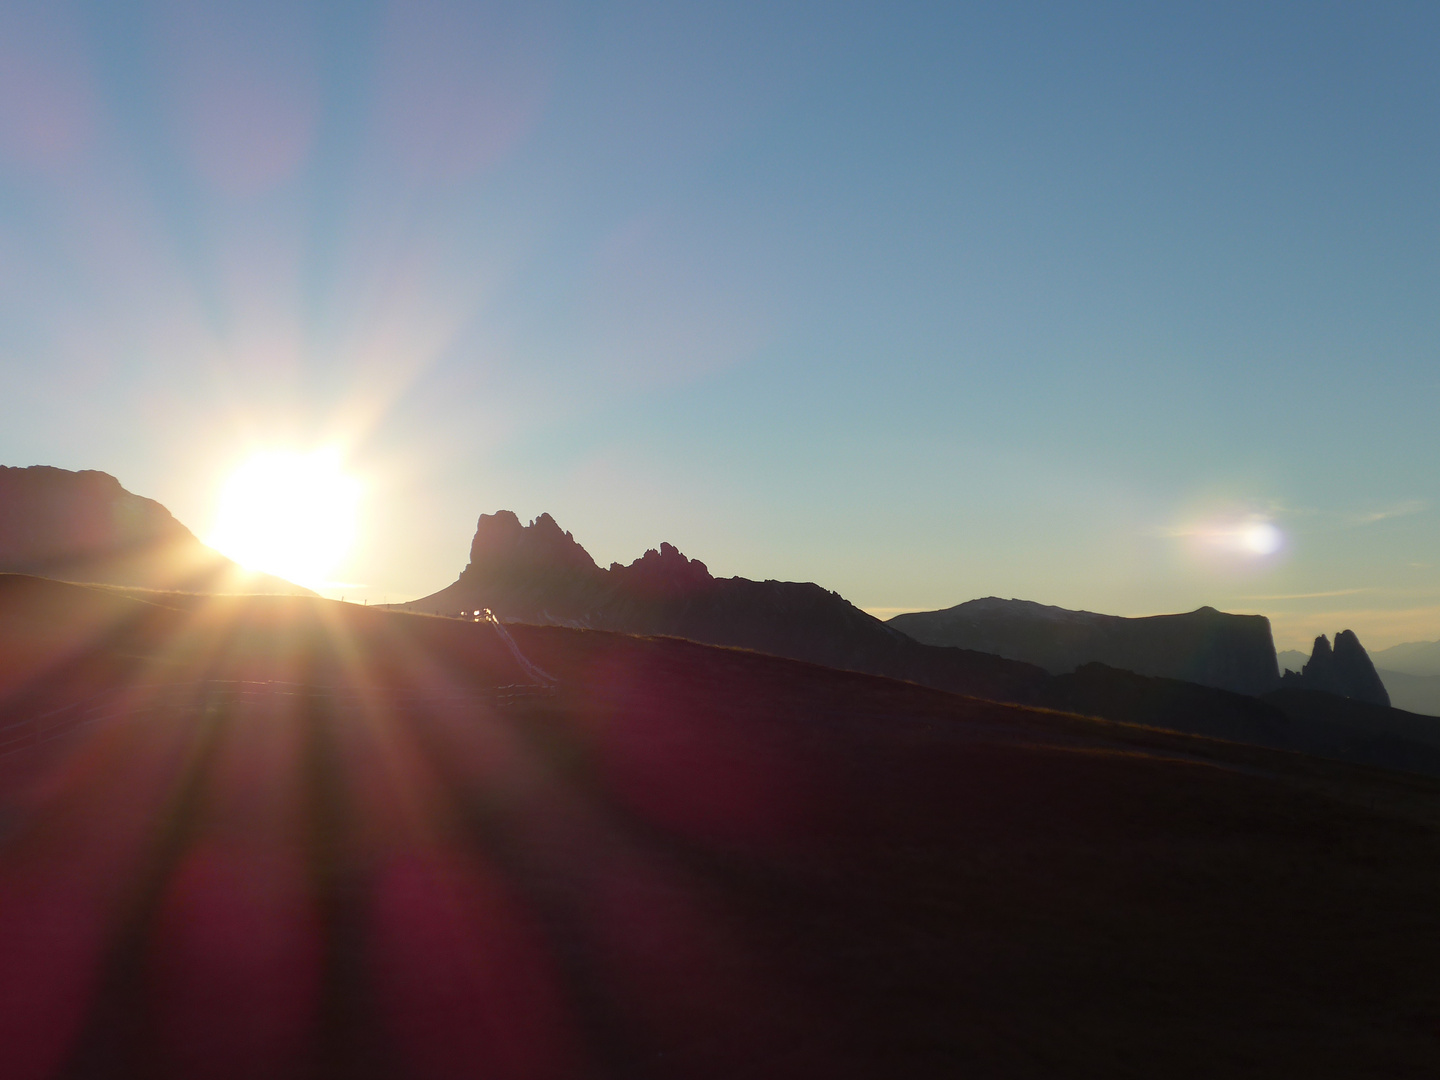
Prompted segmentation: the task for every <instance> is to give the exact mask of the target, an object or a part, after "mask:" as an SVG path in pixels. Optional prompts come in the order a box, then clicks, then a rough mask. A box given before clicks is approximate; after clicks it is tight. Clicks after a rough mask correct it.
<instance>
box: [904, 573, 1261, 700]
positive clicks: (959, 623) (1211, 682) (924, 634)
mask: <svg viewBox="0 0 1440 1080" xmlns="http://www.w3.org/2000/svg"><path fill="white" fill-rule="evenodd" d="M886 625H887V626H892V627H894V628H895V629H897V630H901V631H903V632H905V633H906V634H909V635H910V636H911V637H913V638H915V640H917V641H923V642H925V643H926V644H927V645H948V646H952V647H955V648H961V649H975V650H978V651H980V652H987V653H994V654H996V655H997V656H1004V657H1008V658H1009V659H1011V660H1023V661H1024V662H1026V663H1029V664H1035V665H1037V666H1039V667H1042V668H1044V669H1045V670H1046V671H1048V672H1050V673H1051V674H1052V675H1063V674H1065V673H1067V672H1071V671H1074V670H1075V669H1076V668H1078V667H1080V666H1081V665H1082V664H1091V663H1099V664H1105V665H1107V666H1109V667H1114V668H1122V669H1124V670H1126V671H1133V672H1135V673H1137V674H1139V675H1152V676H1157V677H1160V678H1167V679H1183V680H1185V681H1187V682H1193V683H1199V684H1200V685H1202V686H1213V687H1218V688H1220V689H1223V690H1233V691H1235V692H1236V693H1240V694H1259V693H1263V692H1264V691H1266V690H1271V689H1273V688H1274V687H1275V686H1276V685H1277V683H1278V681H1279V677H1280V673H1279V669H1278V668H1277V667H1276V664H1275V643H1274V640H1273V639H1272V637H1271V635H1270V623H1269V620H1267V619H1266V618H1265V617H1264V616H1262V615H1229V614H1226V613H1224V612H1220V611H1216V610H1215V609H1214V608H1209V607H1203V608H1200V609H1198V610H1197V611H1192V612H1189V613H1187V614H1183V615H1155V616H1151V617H1149V618H1140V619H1129V618H1123V617H1121V616H1119V615H1098V614H1096V613H1095V612H1092V611H1070V610H1068V609H1066V608H1060V607H1052V606H1049V605H1046V604H1036V603H1033V602H1031V601H1028V600H1002V599H1000V598H999V597H995V596H991V597H987V598H985V599H983V600H971V601H968V602H966V603H963V604H957V605H956V606H955V607H951V608H945V609H944V610H942V611H917V612H912V613H909V614H905V615H897V616H895V617H894V618H893V619H891V620H889V622H888V623H887V624H886Z"/></svg>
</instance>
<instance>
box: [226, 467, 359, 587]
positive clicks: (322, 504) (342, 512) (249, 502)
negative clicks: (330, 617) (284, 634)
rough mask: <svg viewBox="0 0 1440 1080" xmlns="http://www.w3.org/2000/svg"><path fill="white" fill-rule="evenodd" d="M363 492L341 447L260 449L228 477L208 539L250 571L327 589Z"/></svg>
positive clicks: (351, 534) (348, 544)
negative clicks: (303, 450) (346, 466)
mask: <svg viewBox="0 0 1440 1080" xmlns="http://www.w3.org/2000/svg"><path fill="white" fill-rule="evenodd" d="M360 496H361V484H360V482H359V481H358V480H357V479H355V478H354V477H353V476H350V475H348V474H347V473H346V472H345V470H344V465H343V460H342V458H341V455H340V453H339V451H338V450H335V449H333V448H325V449H321V450H315V451H312V452H310V453H299V452H296V451H290V450H265V451H258V452H256V453H254V454H252V455H251V456H250V457H249V458H248V459H246V461H245V462H244V463H243V464H241V465H240V467H239V468H237V469H236V470H235V471H234V472H233V473H231V474H230V477H229V479H227V480H226V482H225V485H224V487H223V488H222V489H221V493H220V502H219V508H218V511H217V513H216V518H215V525H214V528H213V529H212V530H211V532H210V535H209V536H208V537H207V538H206V543H208V544H209V545H210V546H211V547H213V548H214V549H215V550H217V551H219V552H220V553H221V554H222V555H225V556H227V557H229V558H231V559H233V560H235V561H236V562H237V563H239V564H240V565H241V566H244V567H245V568H247V569H249V570H255V571H259V572H262V573H266V574H274V575H276V576H277V577H282V578H285V579H286V580H287V581H293V582H294V583H296V584H297V585H304V586H305V587H307V588H312V589H319V588H323V587H325V586H326V585H329V584H331V583H332V582H331V579H332V578H333V576H334V574H335V572H336V570H337V569H338V568H339V566H340V565H341V563H342V562H343V560H344V559H345V556H346V555H347V554H348V553H349V551H350V548H351V547H352V545H353V544H354V542H355V534H356V522H357V518H358V512H359V506H360Z"/></svg>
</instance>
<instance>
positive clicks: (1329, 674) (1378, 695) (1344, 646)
mask: <svg viewBox="0 0 1440 1080" xmlns="http://www.w3.org/2000/svg"><path fill="white" fill-rule="evenodd" d="M1284 684H1285V686H1286V687H1289V688H1294V689H1299V690H1323V691H1325V692H1326V693H1327V694H1336V695H1338V696H1340V697H1346V698H1353V699H1354V700H1356V701H1365V702H1369V703H1370V704H1372V705H1386V706H1388V705H1389V704H1390V695H1389V693H1388V692H1387V691H1386V689H1385V684H1384V683H1383V682H1381V681H1380V676H1379V674H1377V673H1376V671H1375V665H1374V664H1373V663H1371V661H1370V657H1369V655H1368V654H1367V653H1366V652H1365V647H1364V646H1363V645H1361V644H1360V639H1359V638H1358V637H1357V636H1356V635H1355V632H1354V631H1353V630H1341V631H1340V633H1338V634H1336V635H1335V647H1334V648H1333V649H1332V648H1331V647H1330V642H1329V640H1328V639H1327V638H1326V637H1325V635H1324V634H1321V635H1320V636H1319V637H1317V638H1316V639H1315V647H1314V648H1313V649H1312V650H1311V652H1310V660H1309V661H1308V662H1307V663H1306V664H1305V667H1304V668H1303V669H1302V670H1301V671H1300V672H1299V674H1296V673H1295V672H1293V671H1287V672H1285V680H1284Z"/></svg>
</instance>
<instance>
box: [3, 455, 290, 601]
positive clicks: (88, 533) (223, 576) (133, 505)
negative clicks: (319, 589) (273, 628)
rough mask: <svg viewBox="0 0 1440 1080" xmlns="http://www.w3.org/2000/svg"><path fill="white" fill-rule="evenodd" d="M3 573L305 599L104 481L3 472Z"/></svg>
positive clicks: (89, 475) (104, 477) (56, 473)
mask: <svg viewBox="0 0 1440 1080" xmlns="http://www.w3.org/2000/svg"><path fill="white" fill-rule="evenodd" d="M0 572H5V573H21V574H37V575H40V576H42V577H51V578H58V579H61V580H66V581H88V582H98V583H103V584H110V585H132V586H139V587H143V588H152V589H182V590H190V591H197V592H217V591H218V592H251V593H304V594H308V593H309V590H308V589H302V588H301V587H300V586H298V585H294V584H292V583H291V582H288V581H285V580H283V579H281V578H277V577H272V576H270V575H268V574H257V573H254V572H252V571H249V570H246V569H244V568H243V567H240V566H238V565H236V564H235V563H233V562H231V561H230V560H229V559H227V558H225V557H224V556H223V555H221V554H220V553H219V552H217V551H214V550H212V549H211V548H208V547H206V546H205V545H204V544H202V543H200V541H199V540H197V539H196V538H195V536H194V535H193V534H192V533H191V532H190V530H189V529H187V528H186V527H185V526H184V525H182V524H180V522H178V521H176V520H175V518H174V517H172V516H171V514H170V511H168V510H166V509H165V507H163V506H161V505H160V504H159V503H158V502H155V501H154V500H152V499H145V498H141V497H140V496H138V495H134V494H132V493H131V492H129V491H126V490H125V489H124V488H123V487H121V486H120V482H119V481H118V480H116V479H115V478H114V477H113V476H111V475H109V474H108V473H103V472H95V471H93V470H87V471H84V472H70V471H69V470H66V469H56V468H51V467H50V466H46V465H34V466H31V467H29V468H24V469H20V468H10V467H5V466H0Z"/></svg>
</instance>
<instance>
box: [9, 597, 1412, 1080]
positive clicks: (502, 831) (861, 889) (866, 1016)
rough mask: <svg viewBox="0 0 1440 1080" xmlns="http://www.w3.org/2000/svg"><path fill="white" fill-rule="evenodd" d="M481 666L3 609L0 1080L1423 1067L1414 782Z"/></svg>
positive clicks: (994, 708) (191, 611)
mask: <svg viewBox="0 0 1440 1080" xmlns="http://www.w3.org/2000/svg"><path fill="white" fill-rule="evenodd" d="M510 632H511V633H512V634H513V635H514V641H515V642H516V643H517V645H518V648H519V649H520V650H522V651H523V654H524V655H525V656H526V657H528V659H529V661H530V662H532V663H533V664H535V665H538V666H539V667H541V668H543V669H545V670H546V671H547V672H549V673H550V674H551V675H553V676H555V677H557V678H558V687H557V688H556V689H555V690H554V691H553V692H551V693H548V694H547V693H544V692H541V691H539V690H533V691H530V692H529V693H528V696H527V693H526V692H524V691H519V690H515V689H504V687H506V686H507V685H508V684H511V683H513V682H514V681H515V680H517V679H519V678H521V671H522V669H521V667H520V666H519V665H518V664H517V661H516V659H515V657H514V655H513V654H512V653H511V652H510V651H509V649H508V647H507V645H506V644H505V642H504V641H502V640H501V638H500V636H499V635H498V633H497V631H496V630H495V629H494V628H493V627H491V626H489V625H487V624H476V623H462V622H459V621H456V620H444V619H437V618H425V617H419V616H413V615H401V614H390V613H384V612H379V611H375V610H366V609H357V608H355V607H354V606H345V605H339V604H334V603H331V602H327V601H322V600H317V599H313V598H293V597H196V596H158V595H155V594H149V593H146V594H139V593H136V594H127V593H125V592H123V591H119V590H113V589H109V590H107V589H99V588H93V587H92V588H82V587H78V586H72V585H65V584H61V583H57V582H50V581H37V580H34V579H27V578H15V577H9V578H0V735H3V739H4V742H3V747H4V751H5V753H4V756H0V823H3V830H0V1075H4V1076H6V1077H7V1078H15V1080H30V1078H39V1077H49V1076H77V1077H132V1076H133V1077H140V1076H145V1077H152V1076H206V1077H257V1076H265V1077H311V1076H314V1077H471V1076H488V1077H499V1078H505V1077H522V1076H523V1077H527V1078H544V1077H564V1078H569V1077H580V1076H589V1077H615V1078H624V1080H630V1078H636V1077H638V1078H657V1080H659V1078H670V1077H677V1078H694V1077H698V1078H705V1077H716V1078H719V1077H735V1076H745V1077H826V1078H829V1077H876V1078H882V1077H883V1078H890V1077H897V1076H903V1077H917V1078H919V1077H937V1078H938V1077H947V1078H948V1077H955V1076H1007V1077H1054V1076H1066V1077H1080V1076H1094V1077H1102V1076H1103V1077H1114V1076H1136V1077H1151V1076H1166V1077H1213V1076H1227V1077H1273V1076H1306V1077H1353V1076H1362V1075H1363V1076H1424V1075H1434V1074H1435V1073H1436V1072H1437V1070H1440V1035H1437V1032H1440V908H1437V905H1436V904H1435V902H1434V901H1435V897H1436V896H1437V895H1440V857H1437V856H1440V783H1437V782H1436V781H1432V780H1429V779H1425V778H1419V777H1407V776H1403V775H1400V774H1394V773H1388V772H1382V771H1377V770H1369V769H1362V768H1355V767H1350V766H1344V765H1337V764H1333V763H1329V762H1326V761H1323V760H1319V759H1315V758H1310V757H1306V756H1303V755H1297V754H1288V753H1278V752H1272V751H1266V750H1258V749H1254V748H1247V747H1240V746H1236V745H1233V744H1228V743H1224V742H1217V741H1214V740H1207V739H1200V738H1187V737H1182V736H1176V735H1169V734H1164V733H1160V732H1155V731H1152V730H1147V729H1142V728H1135V727H1130V726H1126V725H1122V724H1114V723H1104V722H1100V721H1092V720H1085V719H1081V718H1079V717H1076V716H1073V715H1068V714H1064V713H1056V712H1045V711H1036V710H1032V709H1026V708H1021V707H1017V706H1006V705H999V704H993V703H986V702H980V701H975V700H972V699H967V698H961V697H957V696H952V695H949V694H945V693H940V692H937V691H933V690H928V689H924V688H921V687H918V686H913V685H908V684H905V683H899V682H894V681H890V680H885V679H878V678H873V677H869V676H865V675H860V674H854V673H847V672H838V671H833V670H827V669H824V668H820V667H815V666H811V665H807V664H801V663H796V662H793V661H789V660H783V659H778V658H774V657H769V656H764V655H759V654H756V653H750V652H743V651H738V650H731V649H721V648H713V647H707V646H702V645H697V644H693V643H690V642H685V641H677V640H670V639H645V638H634V637H627V636H624V635H619V634H613V633H603V632H596V631H588V630H576V629H570V628H565V627H557V626H541V627H530V626H512V627H510ZM1080 674H1081V673H1077V675H1080ZM1131 677H1133V678H1139V677H1138V676H1131ZM1214 693H1221V692H1220V691H1214ZM1245 700H1249V699H1245Z"/></svg>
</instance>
